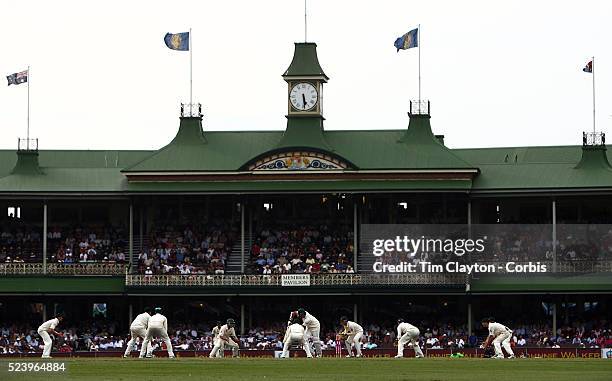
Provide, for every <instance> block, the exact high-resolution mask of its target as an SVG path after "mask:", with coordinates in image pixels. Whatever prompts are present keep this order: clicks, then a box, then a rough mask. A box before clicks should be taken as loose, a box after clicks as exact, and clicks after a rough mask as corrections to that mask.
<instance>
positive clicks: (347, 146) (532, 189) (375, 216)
mask: <svg viewBox="0 0 612 381" xmlns="http://www.w3.org/2000/svg"><path fill="white" fill-rule="evenodd" d="M282 78H283V79H284V80H285V81H286V82H287V90H288V91H287V108H288V112H287V116H286V117H287V125H286V128H285V129H284V130H276V131H214V126H211V127H210V129H209V127H203V124H202V113H201V109H200V108H199V107H198V106H197V105H191V104H189V105H182V106H181V115H180V122H179V125H178V130H177V133H176V136H175V138H174V139H173V140H172V141H171V142H169V143H168V145H166V146H165V147H162V148H160V149H159V150H156V151H90V150H85V149H83V150H39V149H38V144H37V141H35V142H30V141H27V142H25V144H24V141H20V144H19V145H18V146H19V147H18V149H17V151H16V152H15V150H2V151H0V210H2V211H3V218H4V214H5V211H7V210H9V211H12V213H13V214H14V215H13V216H12V217H11V218H12V220H14V219H16V218H17V217H18V219H19V224H20V226H25V227H27V229H26V230H28V231H31V232H32V231H35V232H38V233H39V235H40V237H41V239H40V241H39V244H38V243H37V244H35V245H32V250H31V251H32V255H31V260H30V261H28V260H26V261H24V262H19V263H11V262H6V263H3V264H0V273H1V274H2V275H1V277H0V294H2V295H3V296H2V298H3V299H4V300H6V301H7V303H9V304H10V303H17V300H18V299H19V300H20V299H22V298H26V299H27V300H32V301H33V300H39V299H40V298H42V297H51V298H59V299H62V300H64V301H66V300H74V301H75V303H78V301H79V300H84V298H89V299H91V296H92V295H93V296H97V297H98V298H107V299H108V300H109V303H111V304H113V303H115V304H116V305H117V306H118V307H117V309H118V310H120V311H127V310H128V309H129V312H130V314H131V313H132V305H133V304H134V305H138V304H140V302H139V300H141V299H142V298H144V297H147V296H151V295H157V296H160V297H162V296H163V297H168V298H170V297H172V298H177V299H174V300H178V299H180V298H183V297H189V298H192V297H193V296H194V295H197V296H209V297H215V296H218V297H223V298H230V297H231V298H234V300H235V301H236V303H237V305H239V306H240V311H241V314H240V315H241V316H242V317H243V318H244V316H245V311H249V310H250V309H256V308H257V307H256V306H257V303H258V300H260V299H257V298H261V297H262V295H270V296H273V295H284V296H287V295H290V296H291V297H292V298H300V297H304V298H309V297H314V296H316V295H323V294H325V295H332V294H334V295H343V296H345V297H346V303H347V305H348V306H349V307H350V309H354V311H355V314H356V315H357V314H358V313H359V314H361V311H364V310H367V309H369V310H372V311H374V310H376V305H377V303H379V301H377V300H376V299H378V298H379V297H368V296H371V295H380V298H381V299H384V298H387V297H389V298H397V297H404V296H406V295H410V296H412V297H417V298H418V297H419V295H421V296H422V295H427V297H428V298H440V300H442V299H444V300H446V301H448V300H449V295H450V296H453V297H455V298H454V299H453V301H452V302H451V303H452V304H453V305H455V306H456V307H453V308H456V310H457V311H461V312H462V313H465V311H468V316H469V315H471V314H472V303H477V302H475V300H476V299H477V298H479V297H482V298H488V297H490V296H491V295H495V294H499V293H508V294H514V295H524V294H528V295H532V297H533V298H540V297H542V296H543V295H546V298H548V299H547V300H549V301H550V302H552V303H557V302H559V303H561V301H562V300H565V299H563V298H566V297H567V295H568V294H576V295H594V294H606V295H609V293H610V292H611V291H612V282H611V281H610V279H611V277H610V275H611V274H610V272H611V270H612V265H611V263H612V258H611V257H609V256H605V255H603V254H602V255H600V256H599V257H597V258H596V259H593V258H590V259H589V260H585V261H582V262H580V261H578V260H575V261H572V262H571V263H569V262H567V261H565V260H563V259H562V256H563V255H564V253H563V252H562V250H561V247H556V246H555V245H556V243H555V242H556V241H558V238H557V239H555V235H556V234H557V231H558V230H559V229H560V228H559V225H560V224H581V225H585V226H586V225H588V224H599V226H605V224H612V167H611V165H610V158H609V157H608V153H607V147H606V145H605V136H604V134H603V133H585V134H583V138H582V144H579V145H574V146H541V147H527V146H526V147H504V148H478V149H452V148H449V147H447V145H446V143H447V142H445V141H444V136H443V135H442V133H443V131H444V129H445V128H448V126H439V127H438V126H436V127H435V129H434V128H432V125H431V123H430V120H431V116H432V114H431V112H430V103H429V102H428V101H414V102H412V103H411V105H410V110H409V117H410V121H409V124H408V126H407V127H406V128H403V129H384V126H380V128H379V126H377V128H375V129H372V130H360V131H357V130H353V131H351V130H326V129H325V127H324V121H325V119H324V116H323V112H322V110H323V98H322V93H323V87H324V86H325V84H326V83H327V81H328V80H329V78H328V76H327V75H326V74H325V73H324V71H323V69H322V67H321V66H320V64H319V60H318V57H317V51H316V44H314V43H296V44H295V52H294V56H293V60H292V61H291V64H290V65H289V67H288V69H287V70H286V71H285V73H284V74H283V75H282ZM193 220H198V221H219V220H222V221H224V222H225V223H227V225H228V226H230V229H233V231H234V232H235V234H236V242H235V245H234V246H233V248H232V251H231V254H230V255H229V258H228V260H227V264H226V268H225V274H224V275H192V276H189V277H184V276H181V275H153V276H147V275H144V274H139V273H138V272H137V271H136V262H137V261H138V256H139V253H141V252H142V251H143V250H146V248H147V245H148V238H147V237H148V235H149V233H150V231H151V230H152V229H154V228H155V227H156V226H159V225H160V224H169V223H178V221H193ZM93 222H95V223H99V224H113V225H117V226H123V227H125V231H126V237H127V242H128V244H127V258H128V259H127V262H128V263H127V264H115V263H74V264H57V263H55V262H53V261H52V260H50V258H51V256H52V255H53V253H52V252H51V250H50V246H49V243H48V239H49V238H48V237H49V236H50V233H52V231H53V229H60V230H61V227H62V226H67V225H70V224H89V223H93ZM9 223H11V222H7V224H9ZM291 223H297V224H312V225H319V224H326V225H330V226H339V227H342V228H343V229H345V231H347V232H348V233H347V234H349V235H350V237H351V239H352V240H353V245H352V247H353V250H354V253H355V255H352V261H353V262H354V263H353V267H354V269H355V273H350V274H349V273H340V274H317V275H311V276H310V280H309V282H308V284H307V285H305V286H303V287H284V286H283V282H282V279H281V278H282V277H281V276H280V275H278V276H277V275H269V276H263V275H258V274H257V273H256V272H251V271H249V266H250V261H251V258H250V252H249V250H250V247H251V244H252V243H253V240H254V238H255V237H256V236H257V234H258V232H259V231H261V230H262V229H270V228H272V229H273V228H274V225H275V224H281V225H282V224H291ZM364 224H465V225H468V226H469V225H477V224H531V225H537V226H539V227H540V228H541V229H543V231H546V232H550V241H552V242H553V250H552V251H553V253H552V257H550V256H549V257H546V258H544V259H543V261H545V260H549V261H551V262H555V263H554V264H555V266H554V267H553V266H551V267H550V268H551V269H554V271H552V272H548V273H546V274H539V275H534V276H530V277H525V276H522V277H518V276H513V275H511V274H497V275H496V276H495V277H488V276H474V275H472V276H466V275H465V274H463V275H459V274H457V275H448V274H447V275H431V274H374V273H372V267H371V262H372V259H371V255H372V254H371V252H367V251H365V250H360V249H361V248H362V246H363V245H362V244H361V241H362V240H363V238H364V237H362V235H361V227H362V226H363V225H364ZM5 225H6V224H5ZM609 226H610V227H611V228H612V225H609ZM606 233H607V231H605V232H603V233H602V236H603V235H605V234H606ZM8 254H10V253H8ZM608 254H609V253H608ZM578 258H580V253H578ZM583 297H584V296H580V298H583ZM70 298H74V299H70ZM126 298H127V299H126ZM89 299H87V300H89ZM41 300H42V299H41ZM126 300H127V301H128V302H127V303H126V302H125V301H126ZM169 300H170V299H169ZM534 300H535V299H534ZM169 302H170V303H171V302H172V301H171V300H170V301H169ZM70 303H72V302H70ZM358 306H359V308H358ZM449 308H451V307H449ZM476 308H477V307H476ZM358 311H359V312H358ZM117 314H118V315H121V316H124V317H125V318H127V312H125V313H123V312H117ZM246 316H248V312H247V315H246ZM470 320H473V319H470ZM244 324H245V322H244V319H243V322H242V328H243V329H244Z"/></svg>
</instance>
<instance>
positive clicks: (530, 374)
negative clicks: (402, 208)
mask: <svg viewBox="0 0 612 381" xmlns="http://www.w3.org/2000/svg"><path fill="white" fill-rule="evenodd" d="M24 361H27V362H37V363H39V364H40V363H42V361H41V360H40V359H27V360H20V359H14V360H10V359H2V360H0V367H1V369H0V380H38V379H45V380H48V381H52V380H54V379H58V380H59V379H64V380H126V381H128V380H129V381H136V380H167V381H171V380H249V381H255V380H270V381H272V380H313V379H315V380H326V381H327V380H351V381H357V380H368V381H372V380H404V381H408V380H410V381H412V380H414V381H445V380H449V381H451V380H457V381H461V380H466V381H467V380H495V381H504V380H508V381H531V380H533V381H546V380H551V381H563V380H580V381H596V380H602V381H603V380H607V381H609V380H612V361H609V360H605V359H514V360H495V359H474V358H459V359H451V358H427V359H414V358H406V359H393V358H362V359H355V358H352V359H343V358H322V359H304V358H295V359H271V358H241V359H231V358H229V359H214V360H211V359H208V358H183V359H181V358H178V359H174V360H172V359H167V358H154V359H147V360H139V359H136V358H130V359H122V358H71V359H61V358H57V359H52V360H47V361H49V362H58V363H61V362H64V363H65V367H66V370H65V371H64V372H58V373H53V372H40V371H39V372H9V371H8V368H9V363H13V364H15V363H17V362H24Z"/></svg>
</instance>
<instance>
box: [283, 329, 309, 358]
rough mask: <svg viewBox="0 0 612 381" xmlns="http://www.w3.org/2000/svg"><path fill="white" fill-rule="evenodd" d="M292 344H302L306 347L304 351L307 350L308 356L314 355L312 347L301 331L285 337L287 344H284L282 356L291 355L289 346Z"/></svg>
mask: <svg viewBox="0 0 612 381" xmlns="http://www.w3.org/2000/svg"><path fill="white" fill-rule="evenodd" d="M292 345H301V346H303V347H304V351H305V352H306V357H312V352H311V351H310V347H309V346H308V344H307V342H306V339H305V337H304V335H300V334H299V333H292V334H291V336H290V337H289V338H286V339H285V345H284V346H283V354H282V355H281V357H282V358H287V357H289V348H290V347H291V346H292Z"/></svg>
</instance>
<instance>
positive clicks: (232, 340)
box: [208, 319, 240, 358]
mask: <svg viewBox="0 0 612 381" xmlns="http://www.w3.org/2000/svg"><path fill="white" fill-rule="evenodd" d="M235 326H236V322H235V321H234V319H227V324H225V325H223V326H221V328H220V329H219V335H218V336H217V340H216V341H215V346H214V347H213V349H212V351H210V354H209V355H208V357H210V358H214V357H217V353H218V352H219V350H221V349H222V348H223V347H224V346H228V347H230V348H232V356H233V357H239V355H238V353H239V349H240V346H239V345H238V343H239V342H240V340H239V339H238V337H237V336H236V331H234V327H235Z"/></svg>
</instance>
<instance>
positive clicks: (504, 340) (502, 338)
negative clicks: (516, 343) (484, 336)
mask: <svg viewBox="0 0 612 381" xmlns="http://www.w3.org/2000/svg"><path fill="white" fill-rule="evenodd" d="M511 338H512V332H505V333H502V334H501V335H499V336H497V337H496V338H495V339H493V348H495V356H498V357H504V353H503V352H502V350H501V347H502V346H503V347H504V349H505V350H506V353H508V354H509V355H510V356H514V352H512V347H511V346H510V339H511Z"/></svg>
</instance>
